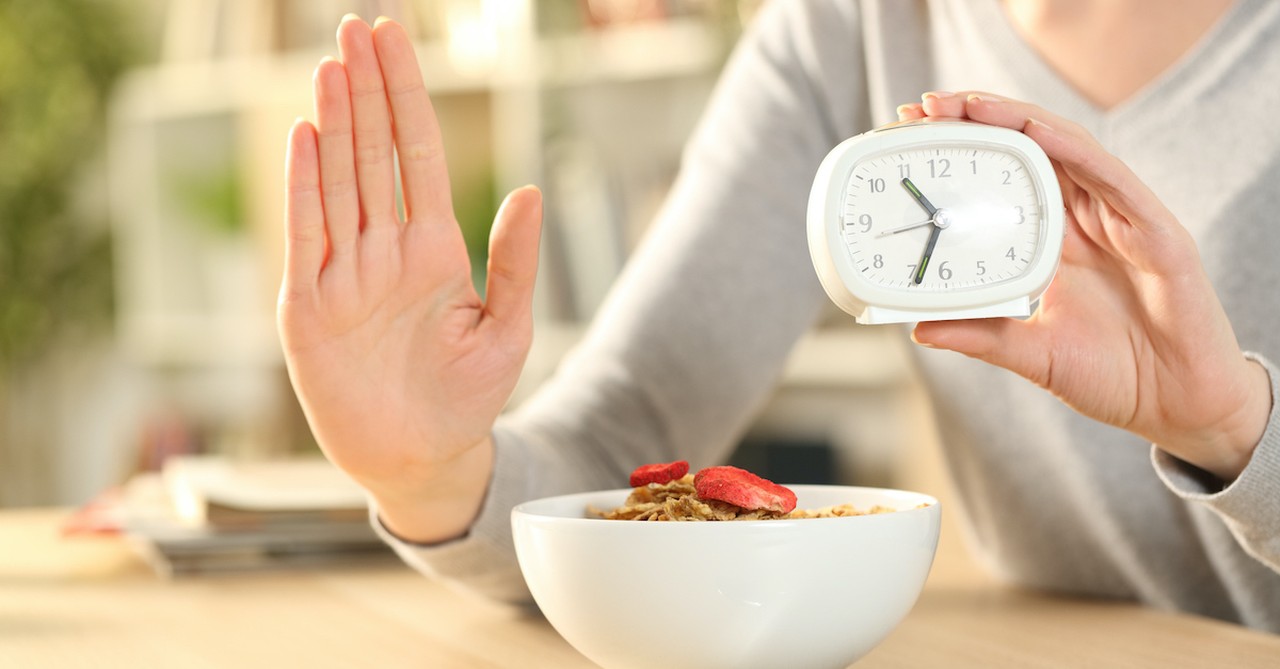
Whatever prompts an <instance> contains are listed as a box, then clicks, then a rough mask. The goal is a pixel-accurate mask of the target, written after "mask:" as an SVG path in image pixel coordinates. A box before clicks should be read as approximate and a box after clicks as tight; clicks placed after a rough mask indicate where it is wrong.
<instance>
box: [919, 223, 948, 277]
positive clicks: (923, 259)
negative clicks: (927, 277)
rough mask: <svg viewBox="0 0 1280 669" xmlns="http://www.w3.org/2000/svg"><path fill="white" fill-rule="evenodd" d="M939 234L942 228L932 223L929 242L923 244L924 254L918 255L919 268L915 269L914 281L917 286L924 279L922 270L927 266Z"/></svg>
mask: <svg viewBox="0 0 1280 669" xmlns="http://www.w3.org/2000/svg"><path fill="white" fill-rule="evenodd" d="M940 234H942V228H940V227H938V226H937V225H934V226H933V232H931V233H929V242H928V243H927V244H925V246H924V255H922V256H920V266H919V269H917V270H916V275H915V278H914V281H915V282H916V285H917V286H918V285H920V283H921V282H923V281H924V271H925V269H927V268H928V267H929V259H930V258H932V257H933V247H934V246H936V245H937V244H938V235H940Z"/></svg>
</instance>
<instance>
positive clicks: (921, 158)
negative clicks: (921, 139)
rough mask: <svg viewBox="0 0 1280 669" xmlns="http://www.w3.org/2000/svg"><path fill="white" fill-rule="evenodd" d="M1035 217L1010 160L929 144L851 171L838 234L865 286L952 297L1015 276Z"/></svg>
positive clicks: (986, 151)
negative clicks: (957, 293)
mask: <svg viewBox="0 0 1280 669" xmlns="http://www.w3.org/2000/svg"><path fill="white" fill-rule="evenodd" d="M931 208H932V209H933V211H932V213H931V211H930V210H931ZM1042 219H1043V216H1042V212H1041V209H1040V197H1039V192H1038V190H1037V187H1036V183H1035V180H1034V179H1033V178H1032V176H1031V173H1030V170H1029V167H1028V166H1027V164H1026V163H1025V162H1024V161H1023V159H1022V158H1021V157H1019V156H1018V155H1017V154H1015V153H1011V152H1006V151H1002V150H1000V149H999V148H995V147H993V146H992V145H990V144H984V145H972V146H967V145H963V144H958V145H952V146H947V147H938V146H937V145H933V146H929V147H928V148H909V149H903V150H896V151H889V152H886V153H882V154H879V155H876V156H873V157H871V158H868V159H866V160H863V161H860V162H858V163H857V164H856V165H854V167H853V170H852V172H851V173H850V176H849V181H848V184H847V186H846V188H845V200H844V209H843V212H842V220H841V237H842V238H843V241H844V245H845V249H844V250H845V251H846V252H847V253H849V255H850V260H851V262H852V264H853V267H854V268H855V269H856V271H858V272H860V273H861V275H862V277H863V278H864V279H865V280H866V281H868V282H870V283H872V284H874V285H877V286H880V287H883V288H889V289H900V290H909V291H913V292H960V291H966V290H973V289H978V288H982V287H985V286H991V285H995V284H999V283H1003V282H1006V281H1010V280H1012V279H1016V278H1017V277H1019V276H1021V275H1022V274H1024V273H1025V272H1026V271H1027V269H1028V268H1029V267H1031V266H1032V261H1033V260H1035V258H1036V254H1037V253H1039V252H1040V249H1041V247H1042V246H1043V239H1044V235H1043V230H1042V228H1043V224H1042ZM833 250H834V249H833Z"/></svg>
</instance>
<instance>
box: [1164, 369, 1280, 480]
mask: <svg viewBox="0 0 1280 669" xmlns="http://www.w3.org/2000/svg"><path fill="white" fill-rule="evenodd" d="M1244 364H1245V365H1246V371H1245V376H1246V378H1247V379H1248V380H1247V382H1246V388H1247V392H1246V393H1245V394H1244V401H1243V402H1242V403H1241V405H1240V408H1239V410H1238V411H1236V413H1235V414H1233V415H1232V416H1231V418H1230V419H1229V420H1226V421H1224V422H1223V423H1222V424H1220V425H1216V426H1213V427H1212V428H1211V430H1210V431H1209V432H1208V434H1207V435H1206V436H1205V437H1204V438H1202V439H1199V440H1196V441H1194V442H1192V443H1189V444H1173V443H1170V444H1162V443H1160V442H1157V443H1156V446H1157V447H1159V448H1160V449H1161V450H1164V451H1165V452H1167V453H1169V454H1170V455H1173V456H1174V457H1176V458H1178V459H1180V460H1183V461H1185V462H1188V463H1190V464H1192V465H1195V466H1196V467H1199V468H1200V469H1203V470H1205V471H1206V472H1209V473H1210V474H1213V475H1214V476H1215V477H1217V478H1218V479H1219V480H1220V481H1222V482H1223V484H1230V483H1231V482H1232V481H1235V480H1236V479H1237V478H1239V476H1240V474H1241V473H1242V472H1243V471H1244V469H1245V467H1247V466H1248V465H1249V461H1250V460H1251V459H1252V457H1253V452H1254V450H1255V449H1256V448H1257V446H1258V442H1260V441H1261V440H1262V435H1263V432H1265V431H1266V428H1267V423H1268V421H1269V420H1270V418H1271V408H1272V402H1273V400H1272V397H1271V379H1270V376H1269V375H1268V373H1267V370H1266V368H1265V367H1263V366H1262V364H1261V363H1259V362H1257V361H1254V360H1244Z"/></svg>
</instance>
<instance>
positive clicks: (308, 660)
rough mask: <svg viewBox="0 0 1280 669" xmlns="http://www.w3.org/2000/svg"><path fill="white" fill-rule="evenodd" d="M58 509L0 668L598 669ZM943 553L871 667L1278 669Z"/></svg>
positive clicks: (490, 615) (377, 581) (21, 584)
mask: <svg viewBox="0 0 1280 669" xmlns="http://www.w3.org/2000/svg"><path fill="white" fill-rule="evenodd" d="M65 515H66V512H61V511H21V512H16V511H9V512H4V513H0V667H73V668H74V667H94V668H95V669H96V668H98V667H179V666H180V667H192V668H202V667H211V668H213V667H217V668H223V667H557V668H559V667H589V666H592V665H591V663H590V662H588V661H587V660H586V659H585V658H583V657H582V656H581V655H579V654H578V653H577V652H576V651H574V650H573V648H571V647H570V646H569V645H568V644H567V643H565V642H564V641H563V640H562V639H561V638H560V637H559V636H558V635H557V634H556V632H555V630H553V629H552V628H551V626H550V625H548V624H547V623H546V622H545V621H544V620H543V619H541V618H540V617H539V616H537V615H536V614H529V613H521V612H519V611H516V610H512V609H510V608H506V607H503V606H499V605H495V604H491V603H488V602H485V601H481V600H479V599H476V598H474V597H471V596H467V595H463V594H459V593H455V592H453V591H451V590H449V589H448V588H446V587H443V586H441V585H439V584H436V583H432V582H430V581H428V580H426V579H424V578H422V577H421V576H418V575H417V574H415V573H413V572H411V571H410V570H408V569H407V568H400V567H388V568H377V569H363V570H351V569H348V570H318V571H312V572H292V573H271V574H249V575H242V576H219V577H209V578H194V579H189V580H179V581H168V582H167V581H162V580H160V579H158V578H156V577H155V576H154V575H153V574H152V573H151V571H150V570H149V569H148V568H147V567H146V566H145V564H144V563H143V562H142V561H141V560H139V559H138V558H137V557H135V556H134V554H133V553H132V552H131V550H130V549H129V547H128V546H127V545H126V544H125V543H124V542H123V541H121V540H119V539H115V538H72V539H64V538H61V537H59V535H58V527H59V525H60V523H61V521H62V519H63V518H64V517H65ZM946 556H947V553H946V552H942V553H940V560H939V562H938V563H937V564H936V565H935V568H934V572H933V574H932V575H931V576H930V580H929V583H928V585H926V587H925V590H924V593H923V595H921V597H920V601H919V602H918V603H917V604H916V607H915V609H914V610H913V611H912V612H911V614H910V615H909V616H908V617H907V619H906V620H905V621H904V622H903V623H902V625H901V626H899V628H898V629H897V630H896V631H894V633H893V634H892V635H891V636H890V637H889V638H888V639H887V640H886V641H885V642H884V643H883V644H882V645H881V646H880V647H878V648H877V649H876V650H874V651H872V653H871V654H870V655H868V656H867V657H866V658H865V659H864V660H863V661H862V662H861V663H859V665H858V667H859V669H862V668H863V667H866V668H872V669H874V668H876V667H956V668H964V667H994V668H999V667H1018V668H1023V667H1084V666H1107V667H1159V668H1160V669H1167V668H1168V667H1210V666H1212V667H1234V668H1240V669H1245V668H1249V667H1268V668H1273V667H1277V666H1280V636H1274V635H1268V634H1263V633H1259V632H1254V631H1250V630H1247V629H1244V628H1241V627H1237V626H1234V625H1229V624H1225V623H1221V622H1217V621H1213V620H1207V619H1204V618H1199V617H1195V616H1190V615H1175V614H1168V613H1160V612H1157V611H1152V610H1148V609H1143V608H1141V607H1138V606H1134V605H1131V604H1123V603H1106V602H1097V601H1088V600H1075V599H1062V598H1052V597H1046V596H1042V595H1036V594H1030V593H1025V592H1020V591H1017V590H1012V589H1008V588H1005V587H1001V586H999V585H996V584H994V583H992V582H990V581H989V580H986V579H985V578H984V577H982V576H980V575H978V574H976V573H975V572H973V571H971V570H969V569H967V568H962V566H960V565H959V564H958V562H957V561H955V560H951V562H950V563H949V562H948V560H945V559H943V558H945V557H946Z"/></svg>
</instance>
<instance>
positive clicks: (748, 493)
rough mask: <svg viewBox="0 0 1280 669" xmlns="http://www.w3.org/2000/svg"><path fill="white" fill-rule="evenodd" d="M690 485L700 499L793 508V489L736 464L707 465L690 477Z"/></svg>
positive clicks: (781, 510)
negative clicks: (691, 478)
mask: <svg viewBox="0 0 1280 669" xmlns="http://www.w3.org/2000/svg"><path fill="white" fill-rule="evenodd" d="M693 487H694V489H695V490H697V492H698V497H701V498H702V499H717V500H720V501H721V502H728V503H730V504H733V505H735V506H740V507H742V508H744V509H747V510H749V511H754V510H756V509H768V510H769V511H776V512H778V513H791V512H792V511H794V510H795V508H796V494H795V493H794V492H791V491H790V490H788V489H787V488H786V487H784V486H780V485H778V484H777V483H774V482H773V481H770V480H767V479H762V478H760V477H759V476H756V475H755V474H752V473H751V472H749V471H747V470H745V469H738V468H737V467H728V466H724V467H707V468H706V469H703V470H702V471H700V472H698V473H697V475H695V476H694V477H693Z"/></svg>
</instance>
